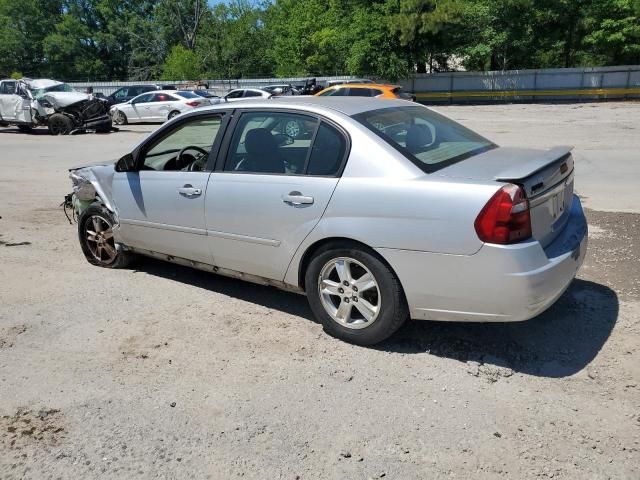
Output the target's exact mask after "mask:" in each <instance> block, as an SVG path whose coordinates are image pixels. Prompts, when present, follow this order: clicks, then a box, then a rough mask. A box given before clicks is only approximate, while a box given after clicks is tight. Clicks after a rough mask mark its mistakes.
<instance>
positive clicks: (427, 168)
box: [351, 107, 498, 174]
mask: <svg viewBox="0 0 640 480" xmlns="http://www.w3.org/2000/svg"><path fill="white" fill-rule="evenodd" d="M391 108H397V107H391ZM385 110H388V108H378V109H376V110H367V111H366V112H362V113H358V114H356V115H352V116H351V118H353V119H354V120H355V121H357V122H358V123H359V124H360V125H362V126H363V127H365V128H366V129H367V130H370V131H371V132H373V133H374V134H375V135H376V136H377V137H379V138H380V139H381V140H382V141H383V142H384V143H385V144H387V145H389V146H390V147H392V148H393V149H394V150H397V151H398V152H400V153H401V154H402V155H403V156H404V157H406V158H407V160H409V161H410V162H411V163H413V164H414V165H415V166H416V167H418V168H419V169H420V170H422V171H423V172H424V173H426V174H431V173H435V172H437V171H438V170H442V169H443V168H447V167H449V166H451V165H453V164H455V163H458V162H461V161H463V160H466V159H468V158H471V157H475V156H476V155H480V154H481V153H484V152H488V151H489V150H494V149H496V148H498V145H496V144H495V143H493V142H492V141H490V140H487V139H486V138H484V137H482V135H479V134H478V133H476V132H473V133H476V135H479V136H480V137H482V138H483V139H485V140H487V141H488V142H489V145H485V146H483V147H479V148H476V149H475V150H471V151H469V152H466V153H461V154H460V155H456V156H455V157H452V158H450V159H448V160H444V161H442V162H438V163H436V164H430V163H425V162H423V161H421V160H420V159H419V158H417V157H416V156H415V155H413V154H412V153H411V152H410V151H409V150H407V149H406V148H405V147H403V146H402V145H399V144H397V143H395V142H393V141H391V139H389V138H387V137H386V136H385V135H384V134H383V133H382V132H381V131H380V130H378V129H377V128H375V127H374V126H373V125H371V124H370V123H368V122H367V121H366V120H365V115H370V114H372V113H376V112H383V111H385ZM453 121H454V122H455V120H453ZM456 123H458V122H456ZM463 126H464V125H463ZM465 128H466V127H465ZM469 130H471V129H469ZM471 131H473V130H471Z"/></svg>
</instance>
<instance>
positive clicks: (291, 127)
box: [284, 120, 302, 138]
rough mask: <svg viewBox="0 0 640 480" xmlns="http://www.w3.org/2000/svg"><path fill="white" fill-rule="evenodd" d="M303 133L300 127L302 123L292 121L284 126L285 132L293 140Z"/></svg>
mask: <svg viewBox="0 0 640 480" xmlns="http://www.w3.org/2000/svg"><path fill="white" fill-rule="evenodd" d="M301 131H302V128H301V127H300V122H297V121H296V120H290V121H288V122H287V123H286V124H285V126H284V132H285V133H286V134H287V135H289V136H290V137H291V138H297V137H298V136H299V135H300V133H301Z"/></svg>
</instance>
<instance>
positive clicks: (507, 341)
mask: <svg viewBox="0 0 640 480" xmlns="http://www.w3.org/2000/svg"><path fill="white" fill-rule="evenodd" d="M138 271H140V272H145V273H148V274H150V275H155V276H159V277H163V278H169V279H172V280H175V281H178V282H181V283H185V284H189V285H193V286H195V287H199V288H203V289H206V290H210V291H214V292H217V293H221V294H223V295H228V296H230V297H234V298H237V299H240V300H244V301H247V302H253V303H257V304H259V305H262V306H264V307H267V308H270V309H274V310H279V311H281V312H284V313H288V314H290V315H296V316H299V317H302V318H305V319H307V320H311V321H316V320H315V319H314V318H313V315H312V314H311V311H310V309H309V307H308V305H307V300H306V298H305V297H304V296H302V295H297V294H295V293H288V292H283V291H280V290H277V289H275V288H272V287H264V286H260V285H254V284H251V283H247V282H242V281H240V280H234V279H229V278H224V277H220V276H217V275H213V274H208V273H206V272H201V271H198V270H194V269H190V268H186V267H181V266H178V265H173V264H168V263H164V262H161V261H156V260H151V259H145V260H142V261H141V262H140V263H139V264H138ZM618 308H619V306H618V297H617V295H616V293H615V292H614V291H613V290H611V289H610V288H608V287H606V286H604V285H601V284H598V283H594V282H589V281H585V280H575V281H574V282H573V283H572V284H571V286H570V287H569V289H568V290H567V292H566V293H565V294H564V295H563V296H562V297H561V298H560V299H559V300H558V302H557V303H556V304H555V305H553V306H552V307H551V308H550V309H549V310H547V311H546V312H545V313H543V314H542V315H539V316H538V317H536V318H534V319H532V320H529V321H526V322H517V323H450V322H425V321H413V322H407V323H406V324H405V326H404V327H403V328H401V329H400V331H398V332H397V333H396V334H395V335H393V336H392V337H391V338H390V339H388V340H386V341H385V342H383V343H381V344H379V345H376V346H375V347H372V348H375V349H377V350H382V351H388V352H397V353H404V354H425V353H427V354H431V355H436V356H439V357H444V358H451V359H455V360H458V361H460V362H476V363H477V364H480V366H483V365H484V366H495V367H501V368H506V369H509V370H513V371H516V372H521V373H526V374H529V375H535V376H542V377H551V378H559V377H565V376H569V375H573V374H575V373H577V372H579V371H580V370H582V369H583V368H585V367H586V366H587V365H588V364H589V363H590V362H591V361H592V360H593V359H594V358H595V357H596V355H597V354H598V352H599V351H600V349H601V348H602V346H603V345H604V344H605V342H606V341H607V339H608V338H609V335H610V334H611V331H612V330H613V327H614V325H615V323H616V320H617V318H618Z"/></svg>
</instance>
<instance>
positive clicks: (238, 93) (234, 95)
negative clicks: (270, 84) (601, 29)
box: [223, 88, 272, 102]
mask: <svg viewBox="0 0 640 480" xmlns="http://www.w3.org/2000/svg"><path fill="white" fill-rule="evenodd" d="M271 95H272V94H271V92H267V91H266V90H262V89H260V88H236V89H234V90H231V91H230V92H229V93H227V94H226V95H225V96H224V97H223V98H224V100H225V101H227V102H234V101H236V100H244V99H246V98H253V99H254V100H255V99H256V98H269V97H271Z"/></svg>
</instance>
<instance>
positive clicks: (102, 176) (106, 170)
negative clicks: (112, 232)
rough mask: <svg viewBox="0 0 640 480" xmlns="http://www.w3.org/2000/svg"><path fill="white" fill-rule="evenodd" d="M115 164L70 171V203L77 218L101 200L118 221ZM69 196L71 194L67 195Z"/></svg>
mask: <svg viewBox="0 0 640 480" xmlns="http://www.w3.org/2000/svg"><path fill="white" fill-rule="evenodd" d="M114 174H115V168H114V165H112V164H110V165H96V166H89V167H80V168H75V169H72V170H70V171H69V178H70V179H71V183H72V185H73V192H72V193H71V194H70V195H71V197H70V198H69V202H70V203H71V205H68V204H67V205H68V206H70V207H72V208H73V212H74V215H75V216H76V218H78V217H80V215H81V214H82V212H83V211H84V210H85V209H86V208H87V207H88V206H89V205H91V204H92V203H94V202H100V203H101V204H103V205H104V206H105V208H107V210H109V211H110V212H111V213H112V214H113V216H114V219H115V220H116V222H117V221H118V213H117V212H116V209H115V205H114V203H113V189H112V187H113V175H114ZM67 197H69V196H67Z"/></svg>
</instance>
